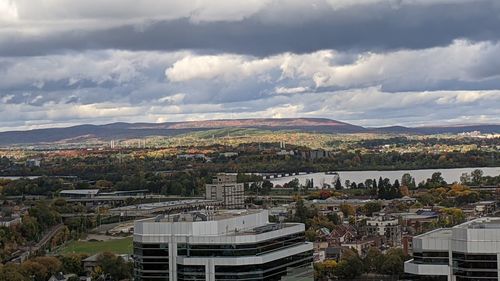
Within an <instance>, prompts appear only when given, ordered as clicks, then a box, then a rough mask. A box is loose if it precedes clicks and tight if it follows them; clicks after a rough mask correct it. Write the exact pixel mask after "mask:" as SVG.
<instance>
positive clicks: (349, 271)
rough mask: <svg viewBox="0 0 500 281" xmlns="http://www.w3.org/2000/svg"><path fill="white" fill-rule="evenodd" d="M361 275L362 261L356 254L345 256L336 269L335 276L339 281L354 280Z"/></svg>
mask: <svg viewBox="0 0 500 281" xmlns="http://www.w3.org/2000/svg"><path fill="white" fill-rule="evenodd" d="M362 273H363V261H362V260H361V258H360V257H359V256H358V254H356V253H352V254H349V255H347V257H345V258H343V259H342V260H341V261H340V262H339V263H338V264H337V267H336V270H335V275H336V276H337V277H338V278H340V279H354V278H356V277H358V276H360V275H361V274H362Z"/></svg>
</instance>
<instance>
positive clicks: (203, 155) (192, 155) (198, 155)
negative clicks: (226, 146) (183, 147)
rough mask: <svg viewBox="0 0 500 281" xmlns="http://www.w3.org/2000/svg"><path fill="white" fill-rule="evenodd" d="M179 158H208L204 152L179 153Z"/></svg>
mask: <svg viewBox="0 0 500 281" xmlns="http://www.w3.org/2000/svg"><path fill="white" fill-rule="evenodd" d="M177 159H180V160H207V159H208V158H207V156H206V155H205V154H202V153H198V154H179V155H177Z"/></svg>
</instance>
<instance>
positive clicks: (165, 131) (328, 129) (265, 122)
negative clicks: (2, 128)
mask: <svg viewBox="0 0 500 281" xmlns="http://www.w3.org/2000/svg"><path fill="white" fill-rule="evenodd" d="M224 128H253V129H265V130H271V131H278V130H298V131H304V132H318V133H366V132H370V133H395V134H400V133H403V134H436V133H460V132H469V131H476V130H477V131H481V132H483V133H495V132H496V133H498V132H500V125H474V126H454V127H419V128H408V127H401V126H393V127H383V128H364V127H361V126H356V125H352V124H349V123H345V122H340V121H335V120H331V119H326V118H254V119H222V120H206V121H186V122H166V123H123V122H120V123H112V124H106V125H79V126H73V127H67V128H49V129H36V130H29V131H9V132H0V145H12V144H39V143H53V142H62V141H66V142H75V141H84V140H86V139H100V140H111V139H130V138H141V137H146V136H175V135H179V134H185V133H190V132H196V131H206V130H212V129H224Z"/></svg>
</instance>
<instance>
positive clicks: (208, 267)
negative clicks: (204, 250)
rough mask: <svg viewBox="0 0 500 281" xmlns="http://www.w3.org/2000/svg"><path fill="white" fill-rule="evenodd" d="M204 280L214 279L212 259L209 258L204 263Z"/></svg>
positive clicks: (212, 280)
mask: <svg viewBox="0 0 500 281" xmlns="http://www.w3.org/2000/svg"><path fill="white" fill-rule="evenodd" d="M205 280H206V281H215V265H214V259H212V258H209V259H207V262H206V263H205Z"/></svg>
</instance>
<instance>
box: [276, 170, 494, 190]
mask: <svg viewBox="0 0 500 281" xmlns="http://www.w3.org/2000/svg"><path fill="white" fill-rule="evenodd" d="M475 169H480V170H482V171H483V174H484V176H498V175H500V167H488V168H480V167H475V168H457V169H423V170H396V171H345V172H342V171H341V172H337V173H338V175H339V177H340V182H341V183H342V185H344V183H345V181H346V180H349V181H350V182H353V181H354V182H356V183H361V182H363V183H364V182H365V180H366V179H376V180H378V178H379V177H382V178H388V179H390V180H391V182H393V181H394V180H396V179H397V180H399V181H400V182H401V177H402V176H403V174H405V173H409V174H410V175H411V176H412V177H414V178H415V182H416V183H417V184H418V183H419V182H422V181H425V180H426V179H428V178H430V177H431V175H432V174H433V173H435V172H441V174H442V176H443V178H444V180H445V181H446V182H448V183H452V182H455V181H456V182H459V181H460V176H461V175H462V174H463V173H469V174H470V173H471V172H472V171H473V170H475ZM294 178H297V179H299V181H300V183H301V184H303V185H304V184H305V183H306V180H307V179H312V180H313V182H314V186H315V187H321V186H323V183H326V184H330V185H333V184H332V183H334V181H336V176H335V175H329V174H325V173H312V174H299V175H296V176H289V177H281V178H275V179H270V181H271V182H272V183H273V184H274V185H277V184H279V185H283V184H285V183H287V182H289V181H291V180H293V179H294Z"/></svg>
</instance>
